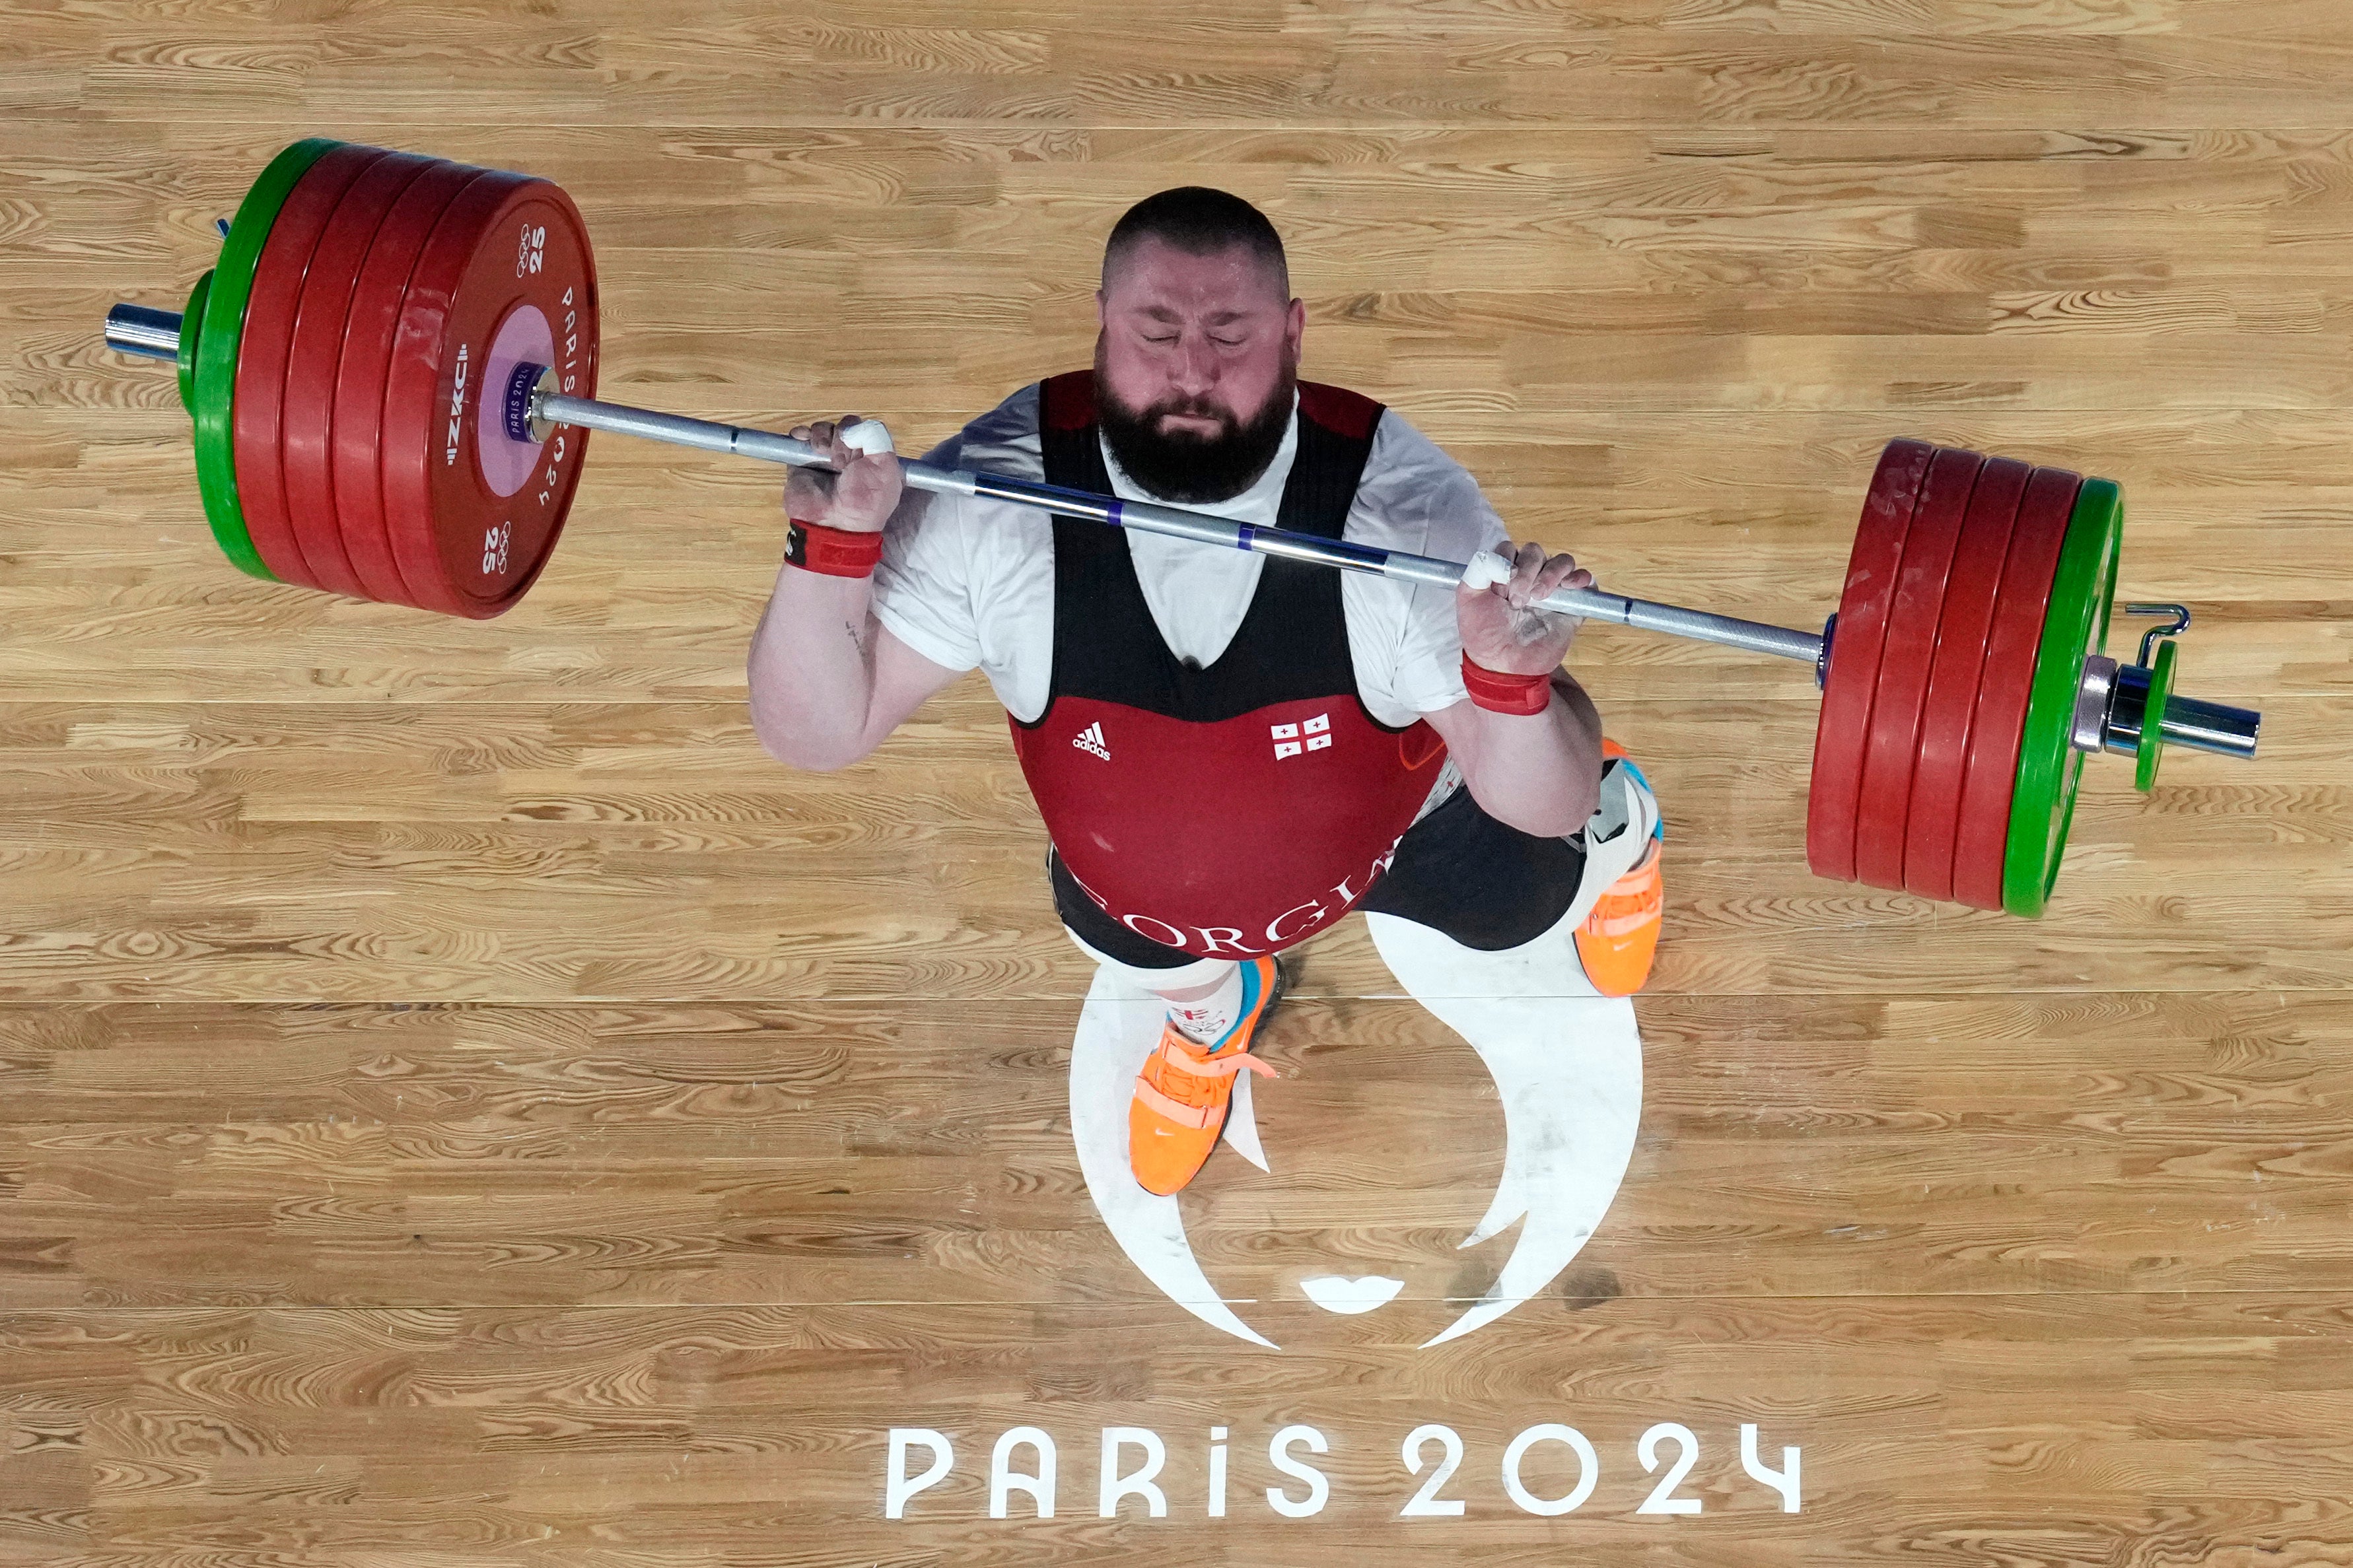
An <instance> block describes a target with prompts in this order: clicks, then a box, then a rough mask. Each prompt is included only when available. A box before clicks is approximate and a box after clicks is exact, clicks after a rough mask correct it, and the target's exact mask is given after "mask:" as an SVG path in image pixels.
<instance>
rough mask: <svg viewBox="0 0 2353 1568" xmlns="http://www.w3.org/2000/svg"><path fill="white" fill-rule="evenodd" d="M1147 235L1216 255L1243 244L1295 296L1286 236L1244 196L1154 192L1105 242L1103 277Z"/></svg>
mask: <svg viewBox="0 0 2353 1568" xmlns="http://www.w3.org/2000/svg"><path fill="white" fill-rule="evenodd" d="M1145 239H1157V240H1159V241H1160V242H1161V243H1162V244H1164V245H1166V246H1168V247H1171V248H1173V249H1176V250H1181V251H1183V252H1184V253H1185V254H1186V255H1187V256H1214V255H1216V254H1217V253H1218V252H1219V251H1220V250H1225V249H1228V248H1229V247H1233V246H1238V245H1239V246H1241V247H1245V248H1246V249H1248V250H1249V251H1250V254H1251V255H1252V256H1253V257H1255V258H1258V259H1259V260H1260V261H1262V262H1264V263H1266V264H1267V265H1268V266H1270V267H1271V268H1274V276H1275V279H1276V280H1277V281H1278V282H1279V283H1280V285H1281V286H1282V295H1283V298H1284V299H1286V300H1287V299H1289V298H1290V297H1291V267H1290V264H1289V263H1288V262H1286V261H1285V260H1284V259H1283V255H1282V236H1281V235H1279V234H1277V233H1275V232H1274V225H1272V224H1271V223H1269V222H1267V220H1266V215H1265V214H1264V213H1262V212H1261V211H1259V210H1258V208H1256V207H1254V206H1252V205H1250V203H1248V202H1246V201H1244V200H1242V199H1241V197H1240V196H1237V195H1231V194H1229V193H1228V192H1225V191H1217V190H1211V189H1210V188H1209V187H1208V186H1207V185H1178V186H1176V187H1175V188H1174V189H1172V190H1166V191H1162V192H1160V193H1159V194H1158V195H1149V196H1146V197H1145V198H1144V199H1143V200H1142V201H1140V202H1138V203H1136V204H1135V205H1134V206H1132V207H1130V208H1128V209H1127V211H1126V212H1125V213H1124V214H1123V215H1121V217H1120V220H1119V222H1118V223H1116V224H1114V225H1113V226H1112V231H1111V237H1110V238H1109V239H1107V240H1105V241H1104V242H1103V279H1104V280H1105V281H1106V282H1108V281H1109V280H1110V278H1111V275H1112V273H1113V270H1114V269H1115V268H1117V267H1118V266H1119V264H1120V263H1121V262H1122V261H1124V260H1125V259H1126V258H1127V253H1128V252H1129V251H1131V250H1133V249H1134V248H1135V247H1136V245H1137V244H1138V243H1139V242H1141V241H1143V240H1145Z"/></svg>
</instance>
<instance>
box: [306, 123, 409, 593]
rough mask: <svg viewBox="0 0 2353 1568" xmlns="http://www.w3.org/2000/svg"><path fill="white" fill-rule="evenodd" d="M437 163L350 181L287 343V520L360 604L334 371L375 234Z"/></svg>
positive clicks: (389, 157)
mask: <svg viewBox="0 0 2353 1568" xmlns="http://www.w3.org/2000/svg"><path fill="white" fill-rule="evenodd" d="M433 162H434V161H433V160H432V159H430V158H426V157H420V156H418V155H417V153H385V155H384V156H383V157H381V158H378V159H377V160H376V161H375V163H372V164H370V165H369V166H368V168H367V170H366V172H365V173H364V174H361V175H360V177H359V178H358V179H356V180H354V181H353V182H352V187H351V189H349V190H347V191H345V192H344V193H343V200H342V201H340V202H338V203H336V204H335V211H334V216H332V217H330V218H329V219H328V220H327V226H326V227H325V228H324V229H323V230H322V231H321V233H320V235H319V244H318V247H317V248H316V249H315V250H313V251H312V252H311V268H310V270H309V271H308V272H307V273H305V274H304V276H303V279H302V291H301V299H300V300H298V301H297V302H296V304H295V307H294V331H293V334H292V336H291V337H290V339H289V340H288V342H287V348H286V381H285V387H284V395H283V398H282V399H281V402H280V417H279V442H278V464H279V474H280V479H281V480H282V482H283V485H284V489H285V494H286V510H287V514H288V516H289V518H290V520H291V521H292V522H293V525H294V539H295V542H296V543H297V544H299V545H300V546H301V551H302V559H303V560H304V562H305V563H308V565H309V566H310V569H311V579H312V580H313V581H314V582H316V583H317V584H319V586H321V587H322V588H325V589H328V590H330V591H332V592H333V593H337V594H344V595H350V596H351V597H352V598H354V599H364V598H367V597H369V596H370V595H369V594H368V591H367V589H366V588H365V587H364V586H363V585H362V584H361V582H360V578H359V574H358V573H357V572H355V571H353V568H352V562H351V557H350V555H349V554H347V553H346V552H345V551H344V549H343V529H342V527H341V526H340V525H339V523H338V521H337V520H336V516H335V480H334V413H335V372H336V368H337V367H338V366H339V365H340V364H341V363H342V362H343V327H344V324H345V322H346V321H347V320H348V319H349V317H350V313H351V303H352V290H353V285H354V284H356V283H357V282H358V281H359V275H360V268H361V265H362V264H363V263H364V262H365V261H366V260H367V254H368V247H369V246H371V245H372V244H374V243H375V231H376V228H377V226H379V225H380V224H382V223H383V221H384V217H385V214H386V213H387V212H389V211H391V209H392V205H393V204H394V203H395V202H396V201H397V200H398V199H399V197H400V195H401V193H402V192H404V191H406V189H407V188H408V185H409V184H410V183H411V182H412V181H414V180H415V179H416V178H417V176H418V175H419V174H423V173H424V172H425V171H426V170H427V169H428V168H430V167H432V165H433Z"/></svg>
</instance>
